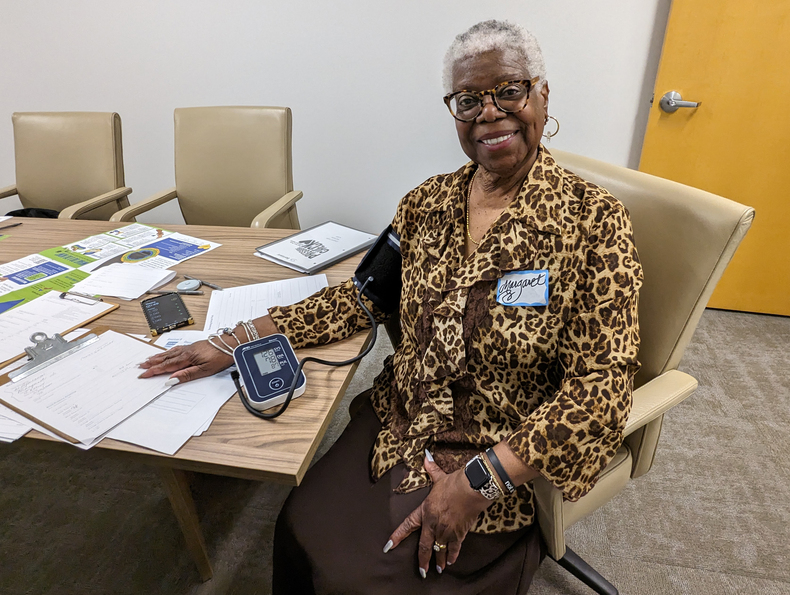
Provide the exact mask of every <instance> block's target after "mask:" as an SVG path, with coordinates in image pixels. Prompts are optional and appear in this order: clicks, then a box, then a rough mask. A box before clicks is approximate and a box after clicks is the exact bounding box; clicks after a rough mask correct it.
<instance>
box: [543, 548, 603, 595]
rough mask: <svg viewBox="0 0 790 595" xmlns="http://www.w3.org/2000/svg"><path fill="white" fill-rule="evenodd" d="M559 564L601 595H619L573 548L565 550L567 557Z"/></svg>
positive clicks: (558, 561) (558, 562)
mask: <svg viewBox="0 0 790 595" xmlns="http://www.w3.org/2000/svg"><path fill="white" fill-rule="evenodd" d="M556 562H557V564H559V565H560V566H562V567H563V568H564V569H565V570H567V571H568V572H570V573H571V574H572V575H573V576H575V577H576V578H577V579H579V580H580V581H582V582H583V583H584V584H585V585H587V586H588V587H590V588H591V589H592V590H593V591H595V592H596V593H600V594H601V595H618V593H617V589H616V588H615V586H614V585H613V584H612V583H610V582H609V581H607V580H606V579H605V578H604V577H602V576H601V575H600V574H599V573H598V571H597V570H595V569H594V568H593V567H592V566H590V565H589V564H587V562H585V561H584V560H583V559H582V558H581V556H579V554H577V553H576V552H574V551H573V550H572V549H571V548H569V547H566V548H565V555H564V556H563V557H562V558H560V559H559V560H556Z"/></svg>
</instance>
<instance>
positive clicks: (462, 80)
mask: <svg viewBox="0 0 790 595" xmlns="http://www.w3.org/2000/svg"><path fill="white" fill-rule="evenodd" d="M530 78H532V77H531V75H530V73H529V72H527V69H526V67H525V66H524V64H523V59H520V57H519V56H518V54H517V53H516V52H514V51H513V50H503V51H500V50H495V51H490V52H485V53H483V54H479V55H477V56H473V57H470V58H466V59H465V60H460V61H459V62H458V63H456V65H455V67H454V68H453V92H455V91H461V90H468V91H487V90H488V89H493V88H494V87H496V86H497V85H498V84H499V83H504V82H507V81H514V80H528V79H530ZM548 103H549V87H548V83H544V85H543V88H542V89H541V90H540V91H536V90H535V89H532V90H531V91H530V93H529V101H528V102H527V105H526V107H524V109H522V110H521V111H519V112H515V113H507V112H503V111H501V110H499V109H498V108H497V106H496V105H495V104H494V102H493V99H492V98H491V96H490V95H486V96H485V98H484V103H483V109H482V111H481V112H480V114H479V115H478V116H477V117H476V118H475V119H474V120H472V121H470V122H461V121H459V120H456V121H455V128H456V131H457V132H458V140H459V141H460V142H461V148H462V149H463V150H464V153H466V154H467V156H468V157H469V158H470V159H471V160H472V161H474V162H475V163H477V164H479V165H480V166H481V167H482V168H484V169H486V170H487V171H489V172H490V173H492V174H495V175H498V176H501V177H509V176H514V175H524V176H526V174H527V172H528V171H529V169H530V168H531V167H532V164H533V163H534V162H535V158H536V157H537V154H538V146H539V144H540V137H541V136H542V135H543V125H544V123H545V120H546V116H547V114H548V111H547V110H548Z"/></svg>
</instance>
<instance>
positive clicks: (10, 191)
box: [0, 184, 16, 198]
mask: <svg viewBox="0 0 790 595" xmlns="http://www.w3.org/2000/svg"><path fill="white" fill-rule="evenodd" d="M14 194H16V184H11V185H10V186H6V187H5V188H0V198H5V197H6V196H14Z"/></svg>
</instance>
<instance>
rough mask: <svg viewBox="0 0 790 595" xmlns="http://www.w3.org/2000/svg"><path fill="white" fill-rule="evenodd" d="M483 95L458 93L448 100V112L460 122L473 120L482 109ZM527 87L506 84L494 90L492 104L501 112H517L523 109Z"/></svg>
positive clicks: (518, 84)
mask: <svg viewBox="0 0 790 595" xmlns="http://www.w3.org/2000/svg"><path fill="white" fill-rule="evenodd" d="M483 95H484V93H471V92H470V93H459V94H457V95H454V96H453V97H452V98H451V99H450V110H451V111H452V113H453V115H454V116H455V117H457V118H458V119H460V120H474V119H475V118H476V117H477V116H478V115H479V114H480V112H481V111H482V109H483ZM528 96H529V86H528V85H525V84H523V83H507V84H506V85H503V86H501V87H497V88H496V89H495V90H494V94H493V97H494V103H495V104H496V106H497V107H498V108H499V109H501V110H502V111H503V112H517V111H519V110H520V109H522V108H523V107H524V104H525V103H526V98H527V97H528Z"/></svg>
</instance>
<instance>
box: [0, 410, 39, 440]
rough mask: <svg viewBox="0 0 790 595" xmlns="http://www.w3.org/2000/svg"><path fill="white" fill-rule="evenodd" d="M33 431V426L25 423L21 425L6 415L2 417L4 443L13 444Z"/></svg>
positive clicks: (0, 437) (0, 420)
mask: <svg viewBox="0 0 790 595" xmlns="http://www.w3.org/2000/svg"><path fill="white" fill-rule="evenodd" d="M31 429H32V426H30V425H28V424H24V423H19V422H17V421H14V420H12V419H9V418H7V417H6V416H4V415H0V440H2V441H4V442H13V441H14V440H19V439H20V438H21V437H22V436H24V435H25V434H27V433H28V432H29V431H30V430H31Z"/></svg>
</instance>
